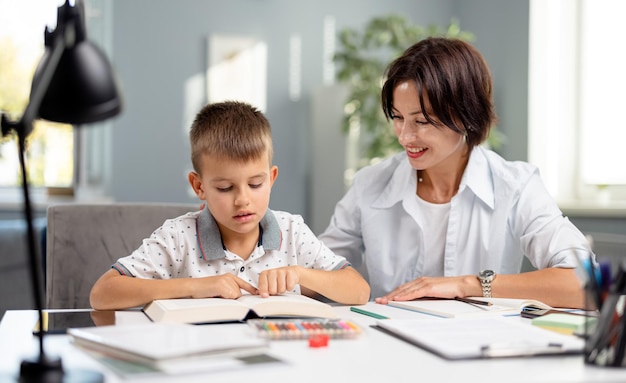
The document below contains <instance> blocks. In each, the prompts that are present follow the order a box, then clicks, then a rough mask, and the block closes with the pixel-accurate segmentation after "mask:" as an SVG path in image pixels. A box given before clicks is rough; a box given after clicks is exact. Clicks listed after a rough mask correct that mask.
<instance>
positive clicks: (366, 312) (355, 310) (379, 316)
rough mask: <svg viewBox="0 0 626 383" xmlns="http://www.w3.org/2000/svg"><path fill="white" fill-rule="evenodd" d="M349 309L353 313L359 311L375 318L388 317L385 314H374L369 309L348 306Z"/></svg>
mask: <svg viewBox="0 0 626 383" xmlns="http://www.w3.org/2000/svg"><path fill="white" fill-rule="evenodd" d="M350 311H353V312H355V313H359V314H363V315H367V316H368V317H372V318H376V319H389V318H388V317H386V316H383V315H380V314H376V313H373V312H371V311H365V310H363V309H360V308H358V307H350Z"/></svg>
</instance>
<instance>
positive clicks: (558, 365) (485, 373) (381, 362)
mask: <svg viewBox="0 0 626 383" xmlns="http://www.w3.org/2000/svg"><path fill="white" fill-rule="evenodd" d="M364 308H365V309H371V311H376V312H378V313H380V314H383V315H387V316H392V317H393V318H394V319H396V318H398V319H403V318H407V319H408V318H413V319H417V318H420V317H423V318H430V317H429V316H425V315H422V314H418V313H413V312H409V311H406V310H401V309H394V308H391V307H386V306H380V305H376V304H374V303H368V305H367V306H366V307H364ZM335 309H336V310H337V311H338V313H339V314H340V316H341V317H342V318H344V319H350V320H352V321H355V322H357V323H358V324H359V325H361V326H362V327H363V328H364V330H365V332H364V334H362V335H361V336H360V337H359V338H358V339H349V340H338V339H333V340H331V341H330V343H329V346H328V347H325V348H309V347H308V343H307V341H304V340H302V341H299V340H291V341H272V342H271V344H270V353H271V354H272V355H274V356H276V357H278V358H280V359H282V360H283V361H285V362H286V363H282V364H277V365H274V364H273V365H267V366H263V367H252V368H242V369H239V370H236V371H228V372H217V373H211V375H210V376H211V377H214V378H215V379H217V380H219V381H220V382H244V381H250V382H255V383H257V382H272V383H276V382H281V381H282V382H286V381H292V380H296V379H297V381H298V382H316V383H322V382H336V381H346V382H356V381H368V382H376V381H380V382H415V381H419V380H421V379H427V380H432V379H435V380H436V381H440V382H451V381H467V382H472V381H484V380H486V379H487V380H492V379H494V377H500V378H495V380H494V381H507V382H523V383H530V382H624V381H626V369H614V368H600V367H595V366H589V365H585V363H584V362H583V358H582V356H551V357H533V358H511V359H492V360H472V361H446V360H444V359H441V358H439V357H437V356H435V355H433V354H431V353H429V352H427V351H424V350H421V349H419V348H417V347H415V346H412V345H410V344H408V343H406V342H403V341H401V340H398V339H396V338H393V337H391V336H389V335H386V334H384V333H382V332H380V331H378V330H375V329H372V328H370V327H369V326H370V325H372V324H374V323H375V321H376V320H375V319H374V318H370V317H367V316H364V315H361V314H357V313H353V312H351V311H350V310H349V306H337V307H336V308H335ZM442 320H445V319H442ZM511 320H525V319H522V318H517V317H514V318H511ZM36 321H37V313H36V311H32V310H13V311H11V310H10V311H7V312H6V313H5V315H4V317H3V319H2V322H1V323H0V376H4V377H6V376H7V375H8V376H17V373H18V371H19V365H20V362H21V360H22V359H24V358H28V357H32V356H36V355H37V352H38V342H37V338H36V337H33V335H32V333H31V331H32V329H33V325H34V324H35V323H36ZM147 321H148V319H147V318H146V317H145V316H144V315H143V313H141V312H139V311H122V312H117V313H116V323H118V324H122V323H141V322H147ZM229 326H242V330H243V329H244V328H245V326H246V325H245V324H232V325H229ZM45 350H46V352H47V353H48V354H49V355H56V356H61V357H62V358H63V364H64V366H65V368H66V369H68V370H72V369H95V370H100V371H103V373H104V374H105V377H106V381H107V382H121V381H124V380H121V379H120V378H119V377H118V376H116V375H115V374H113V373H111V372H108V371H107V370H106V369H104V368H103V367H102V366H101V365H100V364H99V363H98V362H96V361H95V360H93V359H92V358H91V357H90V356H88V355H87V354H85V353H83V352H82V351H81V350H79V349H77V348H75V347H73V346H72V345H71V344H70V341H69V337H68V336H66V335H50V336H47V337H46V338H45ZM206 378H207V374H204V375H185V376H184V380H185V382H196V381H197V382H206ZM180 379H181V377H180V376H178V377H162V378H159V379H155V378H154V377H151V378H150V379H145V380H135V379H133V380H132V381H133V382H135V381H150V382H161V381H163V382H165V381H180Z"/></svg>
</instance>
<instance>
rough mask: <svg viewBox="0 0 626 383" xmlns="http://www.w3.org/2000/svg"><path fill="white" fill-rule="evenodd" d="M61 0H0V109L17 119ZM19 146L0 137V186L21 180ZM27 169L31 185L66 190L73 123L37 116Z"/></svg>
mask: <svg viewBox="0 0 626 383" xmlns="http://www.w3.org/2000/svg"><path fill="white" fill-rule="evenodd" d="M60 4H62V1H59V0H29V1H13V0H0V51H1V52H2V53H3V54H2V55H1V56H0V110H2V112H3V113H6V114H7V115H8V117H9V118H10V119H13V120H17V119H19V118H20V117H21V115H22V113H23V111H24V109H25V108H26V104H27V103H28V97H29V93H30V86H31V81H32V77H33V74H34V72H35V68H36V66H37V63H38V62H39V59H40V58H41V55H42V54H43V49H44V44H43V36H44V30H45V27H46V25H48V26H51V27H54V26H55V24H56V10H57V7H58V5H60ZM17 150H18V148H17V144H16V142H15V139H14V137H13V136H12V135H9V136H7V137H3V138H0V187H2V188H12V187H15V186H18V185H19V184H20V183H21V176H20V168H19V161H18V156H17ZM27 167H28V172H29V179H30V183H31V185H32V186H34V187H48V188H69V187H71V186H72V185H73V180H74V133H73V129H72V126H71V125H67V124H58V123H52V122H49V121H44V120H37V121H35V123H34V130H33V132H32V133H31V134H30V135H29V137H28V138H27Z"/></svg>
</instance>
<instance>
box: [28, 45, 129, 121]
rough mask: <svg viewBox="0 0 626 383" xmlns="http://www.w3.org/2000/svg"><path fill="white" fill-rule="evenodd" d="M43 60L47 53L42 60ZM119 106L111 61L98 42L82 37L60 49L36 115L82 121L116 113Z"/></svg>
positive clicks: (99, 118)
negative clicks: (55, 67)
mask: <svg viewBox="0 0 626 383" xmlns="http://www.w3.org/2000/svg"><path fill="white" fill-rule="evenodd" d="M46 54H50V53H49V51H46V53H45V54H44V55H46ZM45 61H46V57H44V58H43V59H42V60H41V62H45ZM36 76H37V71H36V72H35V77H36ZM36 81H37V79H35V81H33V82H36ZM121 110H122V100H121V97H120V96H119V92H118V87H117V82H116V80H115V78H114V74H113V70H112V68H111V65H110V64H109V62H108V60H107V58H106V57H105V55H104V53H102V51H101V50H100V49H99V48H98V47H97V46H95V45H93V44H92V43H90V42H89V41H87V40H84V41H82V42H79V43H78V44H76V45H75V46H73V47H72V48H70V49H66V50H65V51H64V52H63V55H62V56H61V59H60V61H59V64H58V67H57V69H56V71H55V73H54V75H53V76H52V79H51V80H50V85H49V86H48V90H47V92H46V94H45V95H44V97H43V100H42V102H41V106H40V107H39V117H41V118H43V119H46V120H50V121H56V122H63V123H68V124H84V123H90V122H96V121H101V120H104V119H107V118H109V117H112V116H115V115H117V114H119V113H120V112H121Z"/></svg>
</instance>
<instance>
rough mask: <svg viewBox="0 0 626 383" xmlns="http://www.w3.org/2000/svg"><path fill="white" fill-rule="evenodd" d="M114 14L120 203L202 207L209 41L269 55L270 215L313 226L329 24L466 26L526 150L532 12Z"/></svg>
mask: <svg viewBox="0 0 626 383" xmlns="http://www.w3.org/2000/svg"><path fill="white" fill-rule="evenodd" d="M113 11H114V18H113V21H114V28H113V61H114V65H115V67H116V70H117V73H118V76H119V79H120V82H121V85H122V88H123V92H124V97H125V102H126V104H125V107H126V110H125V111H124V113H123V114H122V115H121V116H120V117H118V118H117V119H116V120H115V121H114V123H113V127H112V137H113V138H112V142H113V151H114V156H113V164H112V169H111V174H112V184H111V191H112V194H113V197H114V199H115V200H117V201H157V202H158V201H174V202H193V201H195V197H190V196H189V195H188V189H189V187H188V185H187V182H186V173H187V171H188V170H189V160H188V158H189V153H188V152H189V148H188V143H187V137H186V135H185V133H186V129H187V126H186V125H185V123H186V119H188V116H185V113H184V111H185V110H186V108H188V105H185V99H186V98H185V84H186V82H187V81H188V80H189V79H191V78H193V77H194V76H198V75H202V74H203V73H204V70H205V68H206V55H207V51H206V39H207V37H208V36H209V35H211V34H214V33H221V34H239V35H251V36H254V37H257V38H260V39H263V40H265V41H266V42H267V44H268V56H269V59H268V60H269V62H268V88H269V89H268V105H267V110H266V114H267V116H268V118H269V120H270V122H271V123H272V126H273V132H274V141H275V148H276V156H275V162H276V164H277V165H278V167H279V169H280V174H279V177H278V181H277V183H276V184H275V186H274V190H273V192H272V201H271V207H272V208H273V209H280V210H287V211H290V212H293V213H299V214H302V215H304V217H305V219H308V218H309V216H310V215H311V209H315V208H314V207H311V206H310V201H311V200H313V198H312V196H311V195H310V192H309V190H310V189H311V182H312V180H311V173H312V171H313V170H312V169H311V163H312V161H311V159H312V156H313V154H312V149H311V148H312V144H311V142H312V137H311V135H312V128H311V124H312V120H313V116H312V115H311V105H312V96H313V93H314V91H315V90H316V89H318V88H319V87H320V86H321V85H322V80H323V78H322V43H323V41H322V38H323V35H322V27H323V18H324V17H325V16H327V15H332V16H334V17H335V20H336V25H337V29H341V28H344V27H361V26H364V25H365V23H366V22H367V21H368V20H369V19H370V18H372V17H374V16H375V15H383V14H388V13H399V14H403V15H405V16H406V17H407V18H408V19H409V20H411V21H412V22H415V23H418V24H422V25H427V24H433V23H434V24H438V25H441V26H445V25H447V24H448V23H449V21H450V19H451V18H452V17H455V18H457V19H459V20H460V22H461V26H462V28H463V29H466V30H469V31H472V32H474V33H475V34H476V36H477V40H476V44H477V45H478V47H479V48H480V49H481V50H483V51H484V53H485V55H486V56H487V59H488V61H489V63H490V65H491V66H492V67H493V72H494V77H495V78H496V80H495V83H496V84H497V88H496V97H497V102H498V104H499V105H502V108H501V109H502V110H501V113H500V114H501V117H502V121H503V123H502V125H503V126H504V125H505V123H506V125H507V134H508V130H510V131H511V132H523V134H524V140H523V141H522V142H523V143H525V142H526V139H525V130H526V117H525V116H526V94H527V93H526V92H527V91H526V86H525V85H524V86H520V83H521V84H522V85H523V82H524V79H525V76H526V71H527V64H526V59H525V58H526V54H527V36H528V23H527V15H528V2H527V1H518V0H507V1H501V0H480V1H471V2H468V1H460V0H457V1H453V0H444V1H441V0H421V1H416V0H393V1H380V0H318V1H294V0H264V1H258V0H229V1H207V0H182V1H165V0H158V1H155V0H133V1H119V0H116V1H114V7H113ZM293 33H298V34H299V35H300V36H301V38H302V51H303V57H302V63H303V67H302V76H303V77H302V98H301V99H300V100H299V101H295V102H294V101H291V100H290V99H289V94H288V77H287V74H288V65H289V60H288V53H289V50H288V48H289V36H290V35H291V34H293ZM194 110H195V109H194ZM509 115H510V116H509ZM332 128H333V129H334V127H332ZM336 129H339V126H337V127H336ZM503 131H504V128H503ZM503 150H505V151H506V150H508V148H506V149H503ZM525 152H526V149H525V145H523V148H521V149H517V150H513V151H512V156H513V157H514V158H523V157H525V156H524V155H523V154H522V153H525ZM338 158H339V160H341V158H342V157H338ZM341 165H342V164H338V166H341ZM319 181H320V180H317V181H316V182H319ZM333 182H334V181H333ZM339 197H340V195H338V196H336V198H335V199H338V198H339ZM335 202H336V201H328V203H330V204H332V205H334V203H335ZM326 215H328V214H326ZM328 218H330V217H329V216H328V217H327V218H324V217H319V218H317V221H318V222H320V221H326V222H327V221H328ZM319 225H321V224H320V223H318V224H317V226H318V227H320V226H319ZM318 231H319V230H318Z"/></svg>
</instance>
